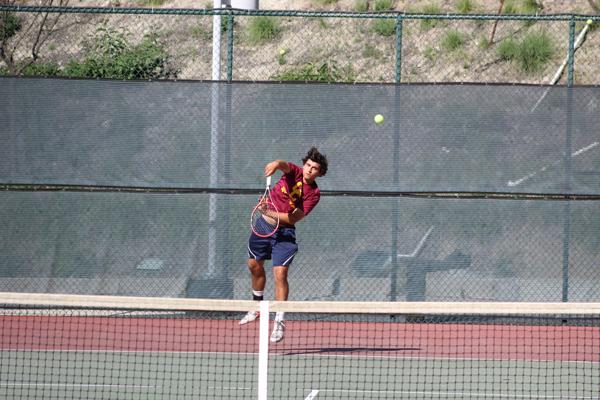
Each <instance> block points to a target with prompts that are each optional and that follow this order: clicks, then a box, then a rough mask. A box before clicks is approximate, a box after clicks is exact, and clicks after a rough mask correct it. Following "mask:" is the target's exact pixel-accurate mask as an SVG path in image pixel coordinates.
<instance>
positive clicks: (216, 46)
mask: <svg viewBox="0 0 600 400" xmlns="http://www.w3.org/2000/svg"><path fill="white" fill-rule="evenodd" d="M213 8H214V9H220V8H221V0H214V3H213ZM220 79H221V15H220V14H215V15H213V54H212V81H213V82H212V84H211V112H210V172H209V179H210V188H211V189H214V188H215V187H216V186H217V183H218V182H217V181H218V176H219V175H218V172H219V171H218V169H219V101H220V99H219V83H218V81H219V80H220ZM216 223H217V195H216V194H215V193H211V194H210V195H209V200H208V260H207V263H208V268H207V271H206V278H214V276H215V272H216V254H217V249H216V246H217V227H216Z"/></svg>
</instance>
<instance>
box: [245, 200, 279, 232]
mask: <svg viewBox="0 0 600 400" xmlns="http://www.w3.org/2000/svg"><path fill="white" fill-rule="evenodd" d="M251 225H252V230H253V231H254V233H255V234H256V235H258V236H263V237H266V236H271V235H272V234H273V233H275V231H276V230H277V228H278V227H279V216H278V211H277V208H276V207H275V205H274V204H273V202H272V201H271V199H270V196H268V195H265V196H263V198H262V199H261V200H260V201H259V203H258V204H257V205H256V207H255V208H254V211H253V212H252V218H251Z"/></svg>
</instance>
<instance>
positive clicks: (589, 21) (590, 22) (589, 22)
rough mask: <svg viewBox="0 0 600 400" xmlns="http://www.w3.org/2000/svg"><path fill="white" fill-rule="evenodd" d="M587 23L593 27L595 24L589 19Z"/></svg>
mask: <svg viewBox="0 0 600 400" xmlns="http://www.w3.org/2000/svg"><path fill="white" fill-rule="evenodd" d="M586 23H587V24H588V25H591V24H593V23H594V21H592V20H591V19H588V20H587V22H586Z"/></svg>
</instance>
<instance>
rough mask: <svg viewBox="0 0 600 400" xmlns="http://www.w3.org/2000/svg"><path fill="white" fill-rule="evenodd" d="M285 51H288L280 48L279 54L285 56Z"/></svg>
mask: <svg viewBox="0 0 600 400" xmlns="http://www.w3.org/2000/svg"><path fill="white" fill-rule="evenodd" d="M285 53H287V51H286V50H285V49H280V50H279V55H280V56H284V55H285Z"/></svg>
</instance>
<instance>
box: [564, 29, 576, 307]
mask: <svg viewBox="0 0 600 400" xmlns="http://www.w3.org/2000/svg"><path fill="white" fill-rule="evenodd" d="M574 40H575V20H574V19H573V17H571V19H570V21H569V56H568V68H567V131H566V138H565V187H564V192H565V193H568V192H570V191H571V157H572V156H571V153H572V152H571V146H572V144H571V135H572V130H573V127H572V125H573V70H574V68H573V67H574V61H575V60H574V59H575V57H574V56H575V43H574ZM570 241H571V201H570V200H565V207H564V221H563V265H562V276H563V287H562V301H564V302H567V301H569V250H570Z"/></svg>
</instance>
